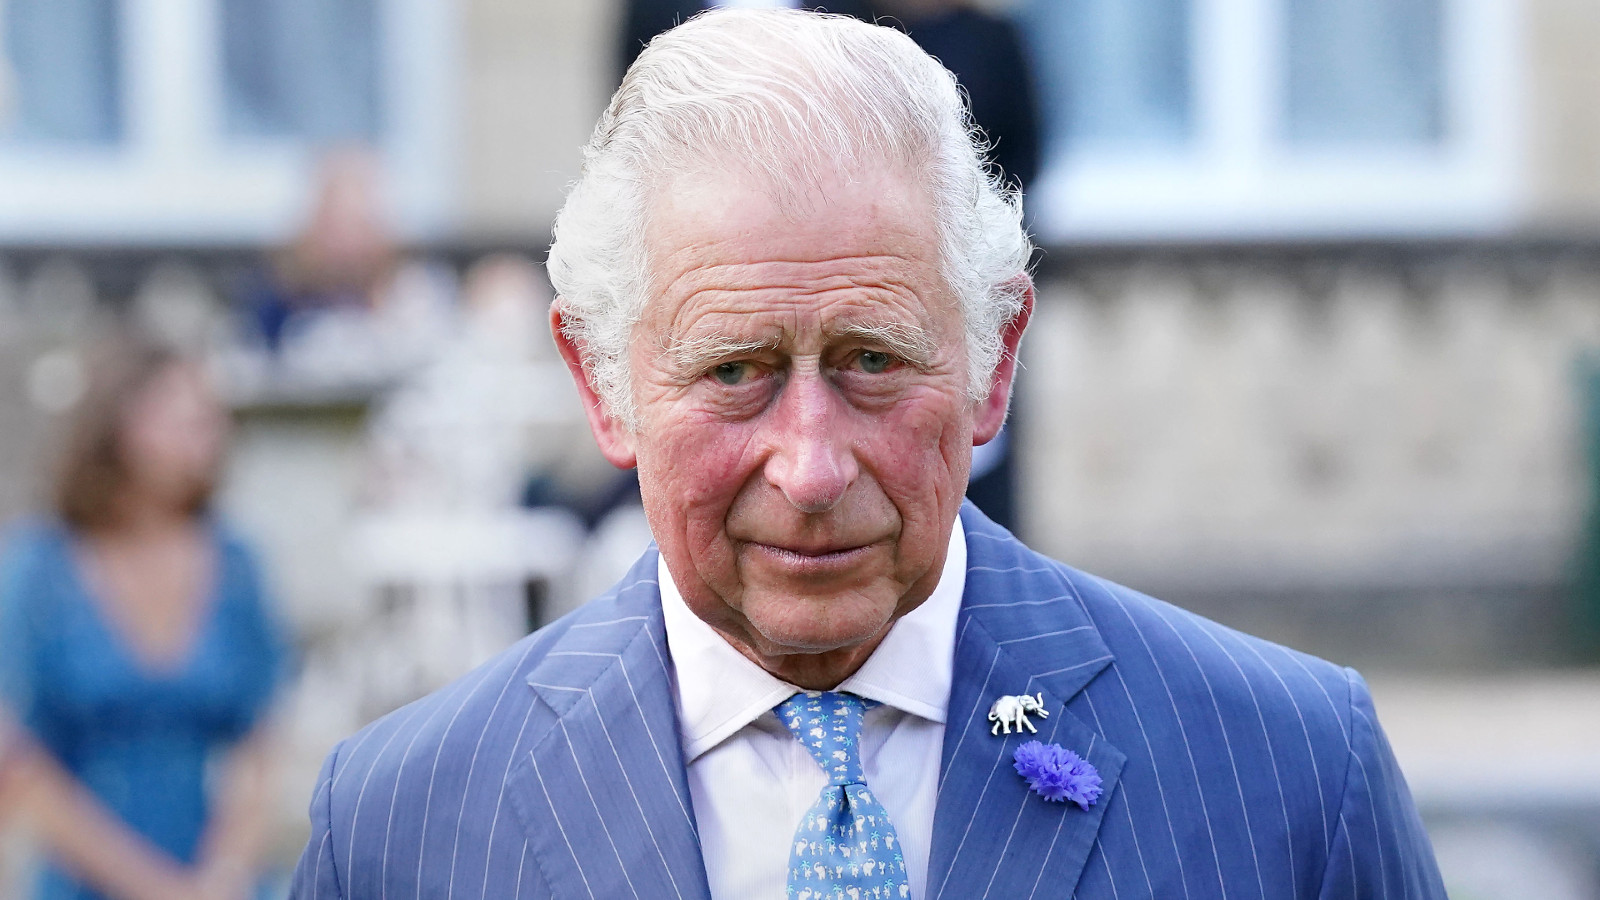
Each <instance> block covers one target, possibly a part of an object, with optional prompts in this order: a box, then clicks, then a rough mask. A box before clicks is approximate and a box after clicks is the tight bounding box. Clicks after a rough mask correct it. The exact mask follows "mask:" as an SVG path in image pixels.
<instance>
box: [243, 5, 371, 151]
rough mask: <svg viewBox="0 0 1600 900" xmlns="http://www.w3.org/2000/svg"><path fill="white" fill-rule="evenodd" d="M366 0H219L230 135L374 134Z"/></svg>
mask: <svg viewBox="0 0 1600 900" xmlns="http://www.w3.org/2000/svg"><path fill="white" fill-rule="evenodd" d="M377 14H378V10H377V4H376V3H375V2H374V0H222V61H223V66H222V69H223V99H224V103H225V104H226V117H227V130H228V133H229V134H230V135H242V136H247V137H263V136H266V137H302V138H311V139H316V140H324V141H328V140H341V139H364V140H372V139H373V138H376V137H377V136H378V130H379V125H378V115H379V109H380V103H379V101H378V15H377Z"/></svg>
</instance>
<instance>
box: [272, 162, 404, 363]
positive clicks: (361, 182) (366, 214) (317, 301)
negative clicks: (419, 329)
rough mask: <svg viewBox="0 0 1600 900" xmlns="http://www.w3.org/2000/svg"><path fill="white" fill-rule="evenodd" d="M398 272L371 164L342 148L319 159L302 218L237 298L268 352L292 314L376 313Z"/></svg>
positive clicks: (280, 338) (397, 258)
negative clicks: (313, 190)
mask: <svg viewBox="0 0 1600 900" xmlns="http://www.w3.org/2000/svg"><path fill="white" fill-rule="evenodd" d="M399 267H400V253H399V250H398V249H397V247H396V244H395V239H394V236H393V235H392V234H391V233H390V230H389V226H388V225H387V224H386V223H385V222H384V219H383V216H382V211H381V204H380V202H379V197H378V170H377V163H376V161H375V160H374V159H373V157H372V155H371V154H370V153H367V152H365V151H363V150H360V149H356V148H347V149H343V150H338V151H334V152H333V153H330V154H329V155H328V156H327V158H326V159H324V160H323V162H322V167H321V169H320V172H319V175H318V181H317V188H316V195H315V200H314V201H313V206H312V211H311V216H310V218H309V219H307V221H306V224H305V226H304V227H303V228H302V229H301V230H300V232H299V233H298V234H296V235H295V236H294V238H293V240H291V241H290V242H289V244H288V246H286V247H284V248H283V249H282V250H280V251H279V252H278V253H277V255H276V257H275V258H273V259H272V260H271V262H270V263H269V264H268V265H267V266H266V267H265V268H264V269H263V270H262V271H260V272H259V273H257V275H256V277H255V279H254V280H253V281H252V282H251V283H250V284H249V285H248V286H247V287H246V289H245V291H244V298H243V299H244V301H245V304H246V306H247V307H248V308H249V310H250V311H251V313H252V316H253V318H254V325H255V327H256V329H257V331H258V332H259V334H260V337H261V339H262V341H263V342H264V343H265V344H266V346H267V348H268V349H269V350H273V351H276V350H277V349H278V347H279V346H280V345H281V343H282V341H283V338H284V332H285V330H287V329H288V328H289V327H291V325H292V324H293V320H294V319H295V318H296V317H297V316H299V315H302V314H306V313H313V314H314V313H316V312H318V311H322V310H327V309H335V308H340V307H348V308H362V309H370V308H375V307H377V306H378V305H379V304H380V303H381V299H382V295H383V293H384V292H385V291H386V290H387V289H388V288H389V286H390V283H391V281H392V280H393V278H394V276H395V274H396V272H397V271H398V269H399Z"/></svg>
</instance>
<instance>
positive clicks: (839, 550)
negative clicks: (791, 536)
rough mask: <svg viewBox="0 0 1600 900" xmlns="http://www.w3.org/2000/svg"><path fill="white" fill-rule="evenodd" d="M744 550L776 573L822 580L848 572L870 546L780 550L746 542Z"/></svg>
mask: <svg viewBox="0 0 1600 900" xmlns="http://www.w3.org/2000/svg"><path fill="white" fill-rule="evenodd" d="M745 546H746V548H748V549H749V550H752V551H754V553H755V554H756V555H757V556H758V557H760V558H761V559H763V560H764V561H766V562H768V563H769V564H771V565H774V566H776V567H777V568H779V569H783V570H785V571H788V572H791V573H793V574H796V575H813V576H826V575H833V574H837V573H840V572H843V571H846V570H848V569H850V568H851V567H853V566H855V565H856V564H857V563H859V562H861V561H862V560H863V559H865V558H866V557H867V555H868V554H869V553H870V552H871V551H872V547H873V546H874V545H873V544H855V545H837V544H834V545H829V546H817V547H807V546H795V547H789V546H783V545H780V544H765V543H762V542H760V541H749V542H746V544H745Z"/></svg>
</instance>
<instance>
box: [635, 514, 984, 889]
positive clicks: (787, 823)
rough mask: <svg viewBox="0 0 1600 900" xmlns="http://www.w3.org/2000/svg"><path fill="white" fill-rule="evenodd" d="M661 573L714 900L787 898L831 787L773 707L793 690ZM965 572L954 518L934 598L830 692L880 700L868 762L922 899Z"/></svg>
mask: <svg viewBox="0 0 1600 900" xmlns="http://www.w3.org/2000/svg"><path fill="white" fill-rule="evenodd" d="M657 569H658V576H659V580H660V584H661V606H662V612H663V615H664V618H665V622H666V630H667V646H668V649H669V650H670V652H671V655H672V666H673V672H674V684H673V693H674V695H675V697H676V700H677V704H678V722H679V728H680V729H681V731H682V734H681V738H682V740H683V758H684V762H685V763H686V764H687V766H688V779H689V795H690V797H691V799H692V800H693V802H694V815H695V822H696V824H697V826H698V828H699V831H700V847H701V850H702V853H703V855H704V857H705V865H706V875H707V876H708V877H709V879H710V882H711V896H712V897H714V898H716V900H750V898H757V900H759V898H773V900H781V898H783V897H784V896H785V890H786V888H787V887H788V874H789V851H790V848H791V847H792V846H793V844H794V833H795V829H796V828H797V827H798V826H799V824H800V817H801V816H802V815H804V814H805V812H806V810H807V809H809V808H810V807H811V804H813V803H815V802H816V800H817V796H818V795H819V794H820V793H821V792H822V789H823V787H824V786H826V785H827V783H828V778H827V776H826V775H824V774H823V771H822V768H821V767H820V766H818V765H817V763H816V761H815V760H814V759H812V758H811V754H810V753H809V752H808V751H807V750H806V749H805V747H803V746H801V744H800V742H799V741H797V740H795V739H794V738H793V737H792V736H791V735H790V734H789V732H788V730H786V729H785V728H784V727H783V724H782V723H781V722H779V721H778V717H777V716H776V715H775V714H774V713H773V712H772V708H773V707H774V706H776V705H778V704H779V703H781V702H783V701H784V700H786V699H788V698H789V697H790V696H791V695H793V694H794V693H795V692H797V691H799V690H800V689H799V688H797V687H795V686H794V685H791V684H788V683H787V682H784V681H782V680H780V679H778V678H776V677H775V676H773V675H771V674H770V673H768V672H767V671H766V670H765V669H762V668H761V667H760V666H758V665H756V664H755V663H753V662H751V661H750V660H749V659H747V658H746V657H745V656H744V655H742V654H741V653H739V651H737V650H735V649H734V648H733V647H732V645H730V644H729V643H728V642H727V641H726V640H724V639H723V638H722V636H721V635H719V634H717V632H716V631H715V630H713V629H712V628H711V626H710V625H707V624H706V623H705V622H703V621H701V620H700V619H699V618H698V617H697V616H695V615H694V613H692V612H690V610H689V607H688V606H687V605H685V604H684V601H683V597H682V595H680V594H679V593H678V588H677V585H675V584H674V583H673V581H672V575H671V573H669V572H668V571H667V566H666V563H665V562H662V563H659V564H658V566H657ZM966 580H967V540H966V535H965V534H963V533H962V530H961V522H960V520H957V521H956V524H955V529H954V532H953V533H952V534H951V536H950V550H949V552H948V553H947V554H946V556H945V563H944V571H943V572H942V573H941V574H940V576H939V584H938V586H937V587H935V588H934V590H933V594H932V595H931V596H929V597H928V599H927V600H926V601H925V602H923V604H922V605H921V606H919V607H917V608H916V609H914V610H912V611H911V612H909V613H907V614H906V615H904V616H902V617H901V618H900V620H899V621H897V622H896V623H895V624H894V626H893V627H891V628H890V629H889V633H888V635H886V636H885V637H884V639H883V643H881V644H879V645H878V649H876V650H874V651H873V653H872V655H871V656H870V657H868V658H867V661H866V662H865V663H863V664H862V666H861V668H860V669H858V670H857V671H856V673H855V674H854V675H851V676H850V677H849V678H846V679H845V680H844V683H842V684H840V685H839V687H838V688H837V690H841V691H849V692H851V693H853V694H858V695H860V696H862V697H866V698H869V699H872V700H877V701H878V702H879V703H882V704H883V705H882V706H879V707H876V708H874V709H872V710H869V711H868V712H867V714H866V719H865V723H864V725H863V727H862V733H861V752H862V766H863V771H864V772H865V774H866V778H867V784H868V785H869V786H870V787H871V788H872V792H873V794H875V795H876V796H877V798H878V799H879V800H880V801H882V803H883V806H884V808H885V809H887V810H888V812H889V818H890V821H892V822H893V823H894V830H895V833H896V834H897V835H898V836H899V838H900V846H901V848H902V852H903V853H904V854H905V863H906V873H907V880H908V881H909V883H910V886H911V896H913V897H925V896H927V892H926V887H927V883H928V852H929V848H930V846H931V844H932V842H933V811H934V804H935V802H936V801H937V799H938V788H939V760H940V756H941V754H942V750H943V744H944V720H945V710H946V708H947V707H948V705H949V701H950V672H951V668H952V664H953V663H952V657H953V655H954V652H955V635H956V616H957V615H958V613H959V612H960V608H961V593H962V591H963V589H964V588H965V587H966Z"/></svg>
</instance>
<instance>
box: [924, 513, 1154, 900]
mask: <svg viewBox="0 0 1600 900" xmlns="http://www.w3.org/2000/svg"><path fill="white" fill-rule="evenodd" d="M962 520H963V527H965V528H966V530H967V531H966V534H967V584H966V590H965V592H964V595H963V598H962V604H961V615H960V619H959V621H958V624H957V630H956V647H955V669H954V678H953V681H952V684H951V689H950V706H949V714H948V716H947V717H946V723H945V737H944V757H943V763H942V766H941V771H940V785H939V799H938V804H937V808H936V811H935V815H934V826H933V847H932V852H931V858H930V861H929V867H928V869H929V871H928V874H929V878H928V885H929V887H928V892H929V896H930V897H940V898H976V897H986V896H994V897H1008V898H1009V897H1031V896H1035V895H1037V896H1050V897H1064V896H1068V895H1070V893H1071V891H1072V888H1073V886H1074V885H1076V884H1077V882H1078V878H1079V876H1080V875H1081V874H1082V872H1083V866H1084V863H1085V862H1086V861H1087V859H1088V856H1089V851H1090V850H1091V849H1092V848H1093V846H1094V841H1095V836H1096V834H1097V833H1098V832H1099V829H1100V821H1101V818H1102V816H1103V815H1104V814H1105V809H1106V806H1107V805H1108V804H1109V802H1110V800H1111V796H1112V793H1113V792H1114V791H1115V789H1116V784H1117V779H1118V777H1119V775H1120V774H1121V772H1122V766H1123V763H1124V761H1125V760H1126V756H1125V755H1124V754H1123V753H1122V752H1121V751H1119V750H1118V749H1117V748H1116V747H1113V746H1111V745H1110V744H1109V743H1107V742H1106V741H1105V739H1104V738H1103V737H1101V736H1100V735H1098V734H1097V733H1095V732H1094V730H1093V729H1091V728H1089V727H1088V726H1087V725H1086V724H1084V723H1083V722H1082V721H1081V720H1079V719H1078V718H1077V717H1075V716H1074V715H1073V714H1072V713H1071V712H1070V711H1068V709H1067V708H1066V705H1067V703H1068V701H1070V700H1071V699H1072V698H1073V697H1074V696H1076V695H1077V694H1078V692H1079V691H1081V690H1082V689H1083V688H1084V686H1085V685H1087V684H1088V683H1089V682H1090V681H1091V680H1092V679H1093V678H1094V677H1095V676H1096V675H1098V674H1099V673H1100V672H1101V671H1102V670H1103V669H1105V667H1106V666H1108V665H1109V664H1110V663H1111V653H1110V651H1109V650H1108V649H1107V648H1106V645H1105V642H1104V641H1102V640H1101V638H1100V634H1099V632H1098V630H1096V629H1095V627H1094V625H1093V623H1092V622H1090V620H1089V618H1088V616H1087V615H1086V614H1085V613H1084V612H1083V609H1082V607H1080V606H1079V605H1078V603H1077V601H1076V599H1075V595H1074V594H1073V592H1072V590H1071V588H1070V586H1069V585H1068V584H1067V583H1066V581H1065V580H1064V578H1063V576H1062V575H1061V574H1060V573H1059V571H1058V570H1056V569H1055V568H1054V567H1053V566H1051V565H1050V563H1049V562H1048V561H1047V560H1044V559H1043V558H1041V557H1039V556H1037V555H1035V554H1033V553H1031V552H1029V551H1027V550H1026V549H1025V548H1024V547H1023V546H1022V545H1021V544H1020V543H1018V542H1017V540H1016V539H1015V538H1013V537H1012V536H1011V535H1010V534H1009V533H1008V532H1006V531H1004V530H1003V529H1001V528H999V527H998V526H996V525H994V523H992V522H990V521H989V520H988V519H987V518H985V517H984V516H983V515H982V514H981V513H978V512H977V510H976V509H975V508H973V507H971V506H970V505H968V506H967V507H966V508H964V509H963V510H962ZM1040 691H1042V692H1043V693H1044V695H1045V696H1044V699H1045V708H1046V709H1047V710H1049V713H1050V715H1049V717H1048V718H1041V719H1036V720H1035V725H1036V726H1037V727H1038V729H1039V733H1038V734H1037V735H1032V734H1029V735H1023V736H1018V735H1016V734H1013V735H1010V736H1009V737H1008V736H1005V735H1000V736H993V735H991V734H990V733H989V728H990V723H989V722H988V721H987V715H988V711H989V706H990V704H991V703H993V702H994V700H995V699H996V698H998V697H1000V696H1002V695H1006V694H1022V693H1037V692H1040ZM1033 739H1037V740H1041V741H1044V742H1046V743H1056V744H1060V745H1061V746H1063V747H1066V748H1067V749H1069V750H1073V751H1075V752H1077V753H1078V754H1080V755H1082V756H1083V757H1084V758H1085V759H1087V760H1088V761H1089V762H1090V763H1092V764H1094V766H1095V767H1096V768H1097V769H1098V770H1099V772H1100V777H1101V779H1102V780H1103V789H1104V793H1103V794H1102V795H1101V797H1100V801H1099V802H1098V803H1096V804H1094V805H1092V806H1090V807H1089V808H1088V809H1087V810H1084V809H1080V808H1078V807H1077V806H1076V805H1074V804H1072V803H1070V802H1069V803H1051V802H1048V801H1046V800H1044V799H1043V798H1042V797H1039V796H1038V795H1036V794H1033V793H1032V792H1031V791H1029V789H1028V787H1027V784H1026V783H1025V782H1024V781H1023V779H1022V778H1021V776H1019V775H1018V774H1017V773H1016V770H1015V769H1013V768H1012V753H1014V752H1015V750H1016V748H1017V747H1018V746H1019V745H1021V744H1022V743H1023V742H1025V741H1027V740H1033Z"/></svg>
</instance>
